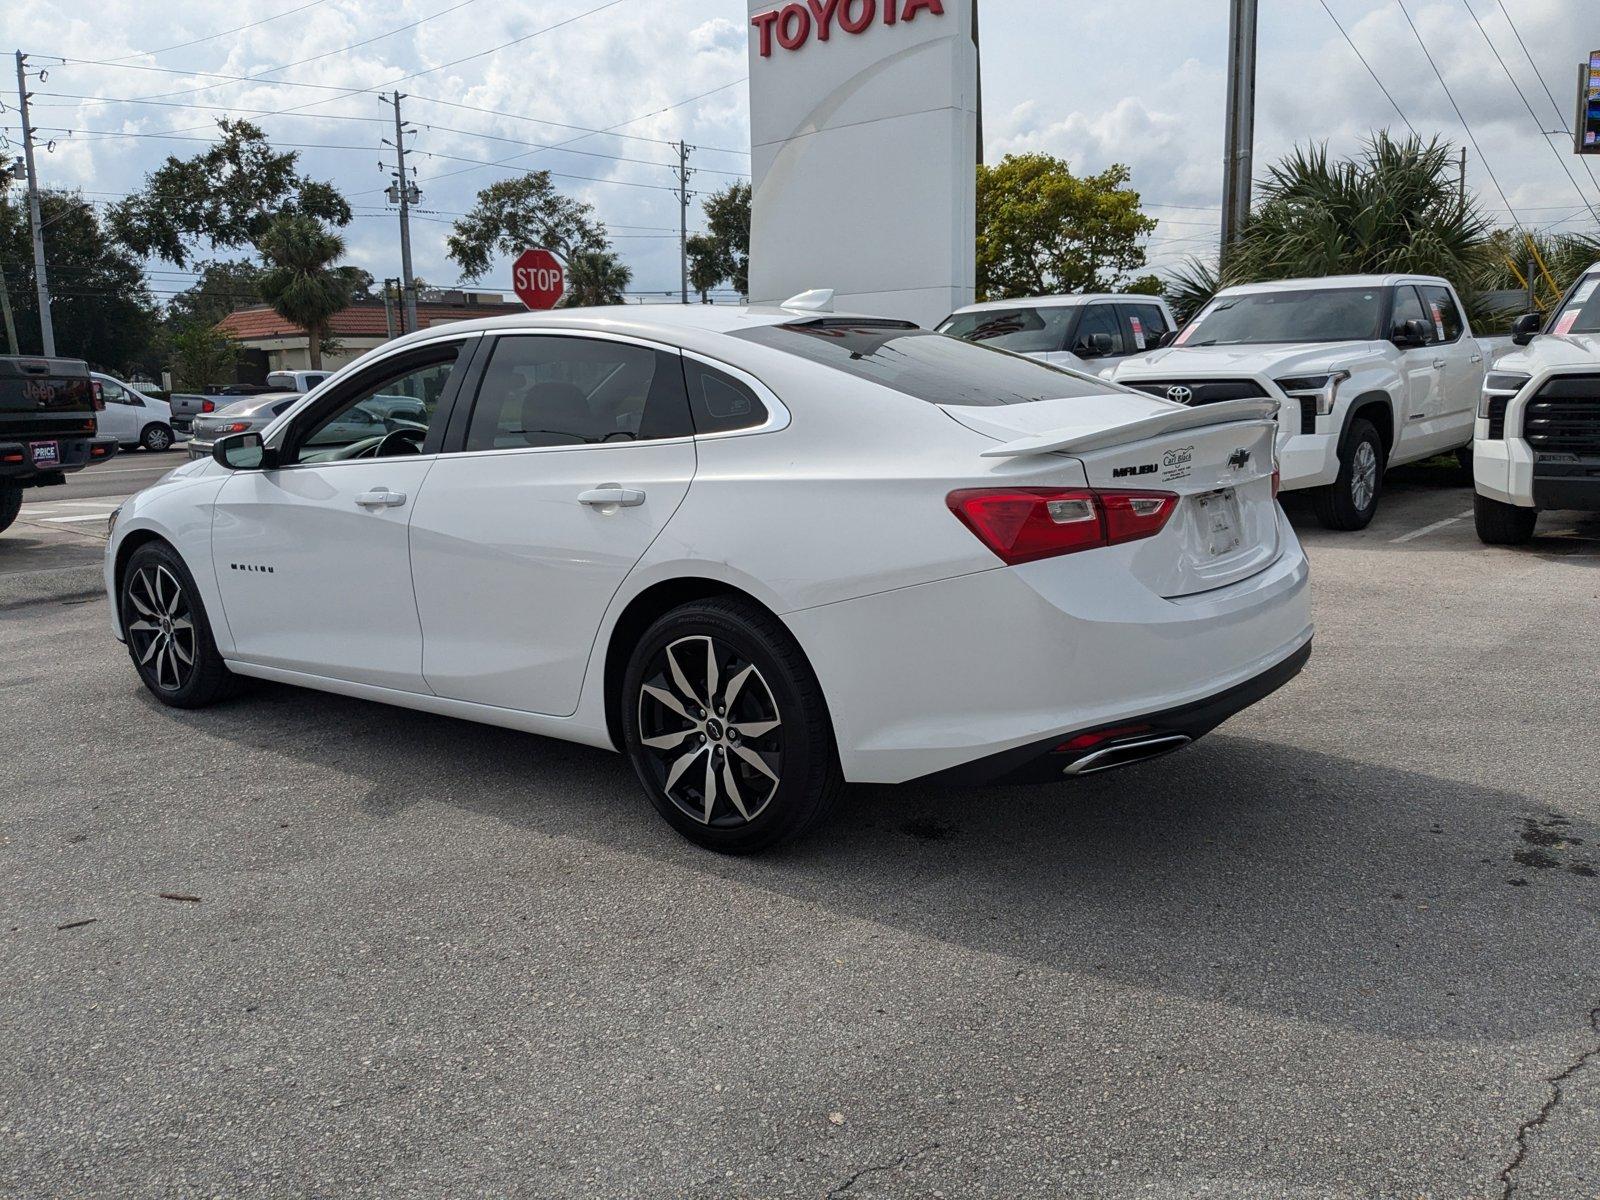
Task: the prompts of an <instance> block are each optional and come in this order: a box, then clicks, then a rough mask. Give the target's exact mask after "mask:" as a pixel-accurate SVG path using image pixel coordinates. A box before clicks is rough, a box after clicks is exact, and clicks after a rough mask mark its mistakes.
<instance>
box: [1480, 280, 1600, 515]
mask: <svg viewBox="0 0 1600 1200" xmlns="http://www.w3.org/2000/svg"><path fill="white" fill-rule="evenodd" d="M1512 341H1513V342H1515V343H1516V347H1515V348H1514V349H1513V350H1511V351H1510V352H1509V353H1508V354H1506V355H1504V356H1503V357H1501V358H1500V359H1499V360H1497V361H1496V362H1495V364H1494V369H1493V370H1491V371H1490V372H1489V375H1488V378H1487V379H1485V380H1484V384H1483V403H1482V404H1481V405H1480V406H1479V408H1478V428H1477V434H1476V437H1475V439H1474V441H1473V449H1472V478H1473V483H1474V486H1475V488H1476V491H1477V494H1476V495H1475V496H1474V497H1473V513H1474V516H1475V517H1476V519H1477V526H1478V537H1479V538H1481V539H1482V540H1483V541H1485V542H1487V543H1489V544H1491V545H1512V544H1515V543H1518V542H1525V541H1527V540H1528V539H1529V538H1531V537H1532V536H1533V528H1534V525H1535V524H1536V523H1537V522H1538V520H1539V513H1540V511H1541V510H1544V509H1553V508H1565V509H1578V510H1586V511H1588V512H1596V511H1600V263H1595V265H1594V266H1592V267H1590V268H1589V269H1588V270H1587V271H1585V272H1584V273H1583V274H1582V275H1581V276H1579V277H1578V280H1577V281H1576V282H1575V283H1574V284H1573V285H1572V287H1571V289H1569V290H1568V292H1567V294H1566V295H1565V296H1563V297H1562V299H1561V303H1560V304H1558V305H1557V306H1556V307H1555V309H1554V311H1552V312H1551V314H1550V319H1549V321H1548V322H1546V321H1544V320H1543V319H1541V318H1540V317H1539V316H1538V315H1537V314H1533V313H1530V314H1529V315H1528V316H1525V317H1522V318H1520V319H1519V320H1518V321H1517V324H1516V327H1515V330H1514V332H1513V334H1512Z"/></svg>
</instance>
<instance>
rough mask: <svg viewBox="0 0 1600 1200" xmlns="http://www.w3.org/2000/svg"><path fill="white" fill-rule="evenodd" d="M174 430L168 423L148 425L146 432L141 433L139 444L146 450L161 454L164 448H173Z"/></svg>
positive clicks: (145, 428)
mask: <svg viewBox="0 0 1600 1200" xmlns="http://www.w3.org/2000/svg"><path fill="white" fill-rule="evenodd" d="M172 441H173V438H172V430H171V428H170V427H168V426H166V425H162V424H160V423H157V424H155V425H146V426H145V427H144V432H143V433H141V434H140V435H139V444H140V445H141V446H143V447H144V448H145V449H146V450H151V451H154V452H155V453H157V454H159V453H161V452H162V451H163V450H170V449H172Z"/></svg>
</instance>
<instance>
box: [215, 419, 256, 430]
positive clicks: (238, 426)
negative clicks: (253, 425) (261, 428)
mask: <svg viewBox="0 0 1600 1200" xmlns="http://www.w3.org/2000/svg"><path fill="white" fill-rule="evenodd" d="M249 428H250V422H249V421H230V422H229V423H228V424H226V425H224V426H223V427H222V428H221V429H219V430H217V432H218V433H243V432H244V431H245V430H247V429H249Z"/></svg>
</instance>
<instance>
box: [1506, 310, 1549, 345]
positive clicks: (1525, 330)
mask: <svg viewBox="0 0 1600 1200" xmlns="http://www.w3.org/2000/svg"><path fill="white" fill-rule="evenodd" d="M1542 328H1544V318H1543V317H1541V316H1540V315H1539V314H1538V313H1523V314H1522V315H1521V316H1520V317H1518V318H1517V319H1516V321H1515V322H1513V323H1512V326H1511V340H1512V342H1514V343H1515V344H1516V345H1518V346H1526V345H1527V344H1528V343H1529V342H1531V341H1533V339H1534V338H1535V337H1536V336H1537V335H1538V333H1539V330H1540V329H1542Z"/></svg>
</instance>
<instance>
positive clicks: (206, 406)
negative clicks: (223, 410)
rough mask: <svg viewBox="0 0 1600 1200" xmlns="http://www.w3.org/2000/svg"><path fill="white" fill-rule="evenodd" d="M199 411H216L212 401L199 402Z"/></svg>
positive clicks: (214, 403)
mask: <svg viewBox="0 0 1600 1200" xmlns="http://www.w3.org/2000/svg"><path fill="white" fill-rule="evenodd" d="M200 411H201V412H216V411H217V405H216V402H215V401H213V400H202V401H200Z"/></svg>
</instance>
